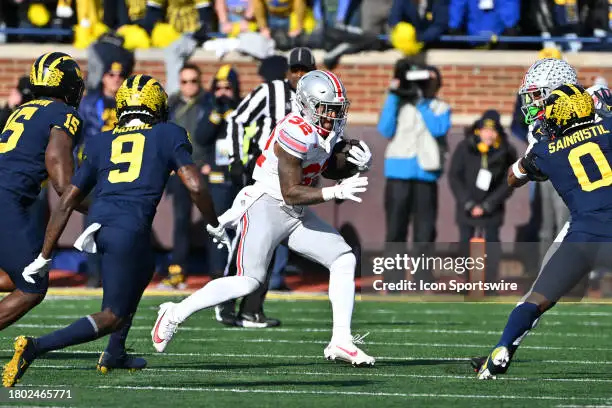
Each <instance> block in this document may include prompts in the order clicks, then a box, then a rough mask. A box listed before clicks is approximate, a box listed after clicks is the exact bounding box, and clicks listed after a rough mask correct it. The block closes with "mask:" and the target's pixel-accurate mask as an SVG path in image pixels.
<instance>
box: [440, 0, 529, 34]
mask: <svg viewBox="0 0 612 408" xmlns="http://www.w3.org/2000/svg"><path fill="white" fill-rule="evenodd" d="M480 1H481V0H451V1H450V8H449V22H448V26H449V28H451V29H453V30H455V29H459V28H461V27H463V26H464V25H466V26H467V34H468V35H489V34H498V35H499V34H501V33H503V32H504V30H506V29H508V28H512V27H515V26H516V25H517V24H518V21H519V17H520V14H521V11H520V6H521V4H520V3H521V2H520V1H519V0H503V1H499V0H494V4H495V5H494V8H493V9H492V10H481V9H480V7H479V3H480ZM466 20H467V24H466Z"/></svg>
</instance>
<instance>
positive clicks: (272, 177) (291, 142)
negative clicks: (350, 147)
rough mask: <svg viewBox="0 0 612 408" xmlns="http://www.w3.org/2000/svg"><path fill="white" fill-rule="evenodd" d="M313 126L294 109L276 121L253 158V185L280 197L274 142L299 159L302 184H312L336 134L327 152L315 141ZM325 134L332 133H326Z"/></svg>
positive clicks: (323, 167) (328, 155) (316, 138)
mask: <svg viewBox="0 0 612 408" xmlns="http://www.w3.org/2000/svg"><path fill="white" fill-rule="evenodd" d="M316 132H317V131H316V128H315V127H314V126H311V125H310V124H308V122H307V121H306V120H305V119H304V118H303V117H302V116H301V115H300V114H298V113H290V114H289V115H287V116H285V118H284V119H283V120H282V121H280V122H279V123H278V124H277V125H276V127H275V128H274V130H272V133H271V134H270V137H269V138H268V140H267V141H266V145H265V146H264V149H263V153H262V154H261V156H259V158H258V159H257V165H256V166H255V170H254V172H253V179H255V181H256V185H257V186H259V187H261V188H262V190H263V191H264V192H266V193H267V194H269V195H271V196H272V197H274V198H276V199H277V200H282V199H283V196H282V194H281V189H280V180H279V178H278V157H276V154H275V153H274V145H275V144H277V143H278V145H279V146H280V147H281V148H282V149H283V150H285V151H286V152H287V153H289V154H291V155H292V156H295V157H297V158H298V159H300V160H302V184H303V185H305V186H311V185H316V182H317V181H318V179H319V178H320V176H321V173H323V171H325V168H326V167H327V160H328V159H329V157H330V156H331V151H333V147H334V145H335V144H336V142H337V141H338V140H339V138H338V137H334V139H335V140H332V142H331V143H332V145H331V149H330V152H328V151H326V150H325V149H324V148H323V147H322V146H320V145H319V137H318V135H317V133H316ZM329 137H333V135H330V136H329Z"/></svg>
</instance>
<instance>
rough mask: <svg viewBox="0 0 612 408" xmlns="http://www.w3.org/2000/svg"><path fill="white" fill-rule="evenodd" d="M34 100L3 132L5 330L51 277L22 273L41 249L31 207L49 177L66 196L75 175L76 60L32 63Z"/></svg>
mask: <svg viewBox="0 0 612 408" xmlns="http://www.w3.org/2000/svg"><path fill="white" fill-rule="evenodd" d="M30 84H31V88H32V91H33V94H34V99H33V100H32V101H30V102H27V103H25V104H23V105H21V106H19V107H18V108H17V109H15V111H14V112H13V113H12V114H11V116H10V117H9V119H8V121H7V123H6V125H5V126H4V129H3V130H2V131H1V133H0V208H2V215H3V217H2V228H0V268H1V269H3V270H4V271H6V272H7V274H8V275H9V277H10V278H11V281H12V283H13V285H14V287H12V288H4V289H9V290H12V292H11V293H10V294H9V295H8V296H6V297H5V298H3V299H2V301H0V329H4V328H5V327H7V326H9V325H11V324H12V323H14V322H15V321H17V320H19V319H20V318H21V317H22V316H23V315H25V314H26V313H27V312H28V311H29V310H31V309H32V308H33V307H35V306H36V305H37V304H39V303H40V302H41V301H42V300H43V299H44V297H45V294H46V292H47V287H48V284H49V279H48V277H47V276H46V275H45V276H40V277H37V278H36V279H32V280H30V281H26V280H25V279H24V278H23V277H22V272H23V268H24V267H26V266H27V265H28V264H29V263H30V262H31V261H32V258H33V257H36V255H37V254H38V253H39V252H40V249H41V248H42V236H40V234H36V233H34V232H33V229H32V228H31V227H30V220H29V217H28V213H29V211H28V210H29V208H30V206H31V205H32V204H33V203H34V201H35V199H36V197H37V196H38V194H39V192H40V188H41V185H42V184H43V182H44V181H45V180H46V179H47V178H48V179H49V180H50V182H51V184H52V185H53V187H54V188H55V191H57V193H58V194H59V195H60V196H62V195H63V194H64V192H65V191H66V189H67V188H68V186H69V185H70V178H71V177H72V175H73V171H74V162H73V156H72V150H73V146H74V144H75V141H76V140H77V139H78V138H79V137H80V132H81V119H80V117H79V114H78V112H77V110H76V107H77V106H78V105H79V102H80V100H81V96H82V95H83V87H84V86H83V77H82V75H81V70H80V69H79V65H78V64H77V63H76V61H75V60H74V59H72V57H70V56H69V55H67V54H64V53H61V52H51V53H47V54H44V55H41V56H40V57H38V59H36V61H35V62H34V63H33V64H32V68H31V70H30Z"/></svg>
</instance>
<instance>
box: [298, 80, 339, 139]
mask: <svg viewBox="0 0 612 408" xmlns="http://www.w3.org/2000/svg"><path fill="white" fill-rule="evenodd" d="M295 93H296V102H297V105H298V106H299V108H300V113H301V114H302V116H304V118H305V119H306V120H307V121H308V122H309V123H310V124H311V125H313V126H315V127H316V129H317V134H318V135H319V143H320V144H321V146H323V147H324V148H325V149H326V150H329V148H330V147H331V145H332V140H333V139H334V138H338V137H340V136H341V134H342V132H343V130H344V126H345V125H346V118H347V114H348V108H349V106H350V101H349V100H348V98H347V96H346V89H345V88H344V85H343V84H342V81H340V79H339V78H338V77H337V76H336V75H334V74H333V73H331V72H329V71H320V70H315V71H311V72H309V73H307V74H306V75H304V76H303V77H302V78H300V80H299V82H298V84H297V89H296V91H295ZM324 121H331V122H332V124H333V126H332V129H331V130H328V129H325V128H324V127H323V122H324Z"/></svg>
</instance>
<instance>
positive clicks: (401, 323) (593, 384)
mask: <svg viewBox="0 0 612 408" xmlns="http://www.w3.org/2000/svg"><path fill="white" fill-rule="evenodd" d="M177 299H180V298H167V297H166V298H164V297H146V298H144V299H143V301H142V303H141V307H140V309H139V311H138V313H137V315H136V317H135V320H134V325H133V327H132V331H131V334H130V337H129V339H128V347H130V348H132V349H134V351H135V353H136V354H139V355H142V356H144V357H145V358H147V359H148V362H149V367H148V368H147V369H145V370H143V371H140V372H135V373H129V372H125V371H117V370H116V371H112V372H111V373H109V374H107V375H102V374H100V373H98V372H96V370H95V363H96V361H97V358H98V355H99V352H100V351H101V350H102V349H103V348H104V346H105V344H106V338H104V339H102V340H98V341H96V342H93V343H89V344H84V345H80V346H75V347H73V348H72V349H68V350H65V351H60V352H55V353H51V354H48V355H47V356H46V357H44V358H40V359H38V360H36V361H35V362H34V363H33V365H32V366H31V367H30V369H29V370H28V371H27V373H26V375H25V376H24V378H23V379H22V382H21V383H20V384H18V386H17V387H16V388H15V389H20V390H25V389H41V388H44V389H58V388H65V387H69V388H71V396H72V399H70V400H55V401H40V400H38V401H27V402H26V401H19V403H17V404H16V405H20V406H45V405H53V406H73V407H92V406H95V407H103V406H104V407H106V406H108V407H157V406H163V407H173V406H181V407H183V406H193V407H223V406H233V407H236V408H237V407H244V406H248V407H266V406H274V407H298V406H299V407H316V408H321V407H340V406H346V407H351V408H354V407H362V406H363V407H372V406H378V407H381V408H382V407H392V406H418V407H443V406H452V407H455V408H457V407H463V406H466V407H467V406H475V405H486V406H491V407H498V406H512V407H517V406H518V407H523V406H529V407H578V406H606V405H610V406H612V375H610V374H611V373H612V341H611V340H612V306H610V305H604V304H599V305H598V304H560V305H558V306H557V307H556V308H555V309H553V310H552V311H551V312H550V313H549V314H548V315H547V316H545V318H544V319H543V320H542V322H541V323H540V326H539V327H538V329H537V330H536V331H535V332H534V333H532V334H531V335H530V337H529V338H528V339H527V340H526V342H525V343H524V346H523V347H522V348H521V350H520V351H519V352H518V353H517V356H516V359H515V360H514V361H513V365H512V367H511V369H510V374H509V375H507V376H504V377H498V379H497V380H495V381H477V380H476V379H475V375H474V373H473V371H472V369H471V367H470V366H469V362H468V358H469V357H472V356H476V355H481V354H484V353H486V352H488V351H489V350H490V347H491V346H493V345H494V344H495V342H496V341H497V340H498V338H499V334H500V331H501V329H502V328H503V325H504V324H505V321H506V317H507V314H508V312H509V311H510V310H511V309H512V307H513V304H511V303H508V304H490V303H480V304H479V303H407V302H379V301H361V302H358V303H357V305H356V311H355V316H354V325H353V326H354V333H356V334H361V335H364V334H366V333H369V335H368V336H367V337H366V338H365V340H364V341H365V345H364V346H363V347H364V350H366V351H367V352H368V353H369V354H371V355H373V356H375V357H376V358H377V362H376V366H375V367H374V368H369V369H357V368H353V367H350V366H348V365H345V364H341V363H333V362H328V361H326V360H325V359H324V358H323V348H324V347H325V345H326V344H327V342H328V341H329V338H330V326H331V312H330V307H329V303H328V302H327V301H326V300H270V301H269V302H268V303H267V304H266V305H267V309H266V312H267V314H268V315H270V316H274V317H279V318H281V319H282V321H283V325H282V327H280V328H273V329H264V330H261V329H237V328H225V327H224V326H221V325H219V324H218V323H216V322H214V320H213V317H212V311H203V312H201V313H199V314H196V315H194V316H192V318H191V319H190V320H189V321H188V322H187V323H186V324H184V325H183V326H181V327H180V328H179V331H178V332H177V334H176V337H175V338H174V340H173V342H172V343H171V344H170V345H169V346H168V349H167V352H166V353H165V354H157V353H154V350H153V347H152V345H151V340H150V330H151V326H152V324H153V322H154V320H155V317H156V311H157V305H158V304H160V303H161V302H163V301H167V300H177ZM99 305H100V298H97V297H82V298H66V297H53V298H50V299H49V298H48V299H47V300H45V301H44V302H43V303H42V304H41V305H40V306H38V307H37V308H36V309H35V310H34V311H33V312H32V313H31V314H30V315H28V316H26V317H25V318H24V319H22V320H21V321H20V322H19V323H18V324H16V325H14V326H12V327H10V328H8V329H6V330H3V331H2V333H0V340H1V341H2V345H1V346H0V348H1V358H2V363H3V364H4V363H5V362H6V361H8V359H9V358H10V356H11V355H12V343H13V342H12V339H13V338H14V337H15V336H16V335H19V334H26V335H41V334H43V333H47V332H49V331H51V330H54V329H56V328H60V327H63V326H64V325H67V324H68V323H70V322H72V321H73V320H75V319H77V318H78V317H80V316H82V315H83V314H86V313H91V312H95V311H96V310H98V308H99ZM6 401H7V400H6V394H3V401H2V402H0V405H7V404H8V405H10V402H6Z"/></svg>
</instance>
